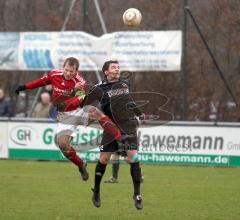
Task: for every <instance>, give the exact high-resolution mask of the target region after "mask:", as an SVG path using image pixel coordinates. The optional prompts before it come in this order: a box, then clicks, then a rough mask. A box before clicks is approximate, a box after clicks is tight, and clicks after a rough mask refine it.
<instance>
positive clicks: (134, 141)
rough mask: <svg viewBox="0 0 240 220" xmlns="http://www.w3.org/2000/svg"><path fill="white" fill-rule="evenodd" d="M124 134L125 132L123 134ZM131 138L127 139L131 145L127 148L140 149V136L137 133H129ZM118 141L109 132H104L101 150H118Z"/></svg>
mask: <svg viewBox="0 0 240 220" xmlns="http://www.w3.org/2000/svg"><path fill="white" fill-rule="evenodd" d="M122 135H124V134H122ZM129 136H130V137H129V138H128V139H126V140H127V142H128V143H129V145H128V146H127V147H126V150H138V138H137V133H136V132H134V133H131V134H129ZM118 150H119V148H118V142H117V141H116V140H115V139H114V137H113V136H112V135H110V134H109V133H106V132H103V136H102V141H101V146H100V152H111V153H113V152H118Z"/></svg>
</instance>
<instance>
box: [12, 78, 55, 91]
mask: <svg viewBox="0 0 240 220" xmlns="http://www.w3.org/2000/svg"><path fill="white" fill-rule="evenodd" d="M48 84H51V80H50V77H49V75H47V76H44V77H42V78H39V79H36V80H33V81H30V82H27V83H25V84H24V85H20V86H18V87H17V89H16V90H15V93H16V94H17V95H18V94H19V92H21V91H24V90H27V89H35V88H38V87H42V86H45V85H48Z"/></svg>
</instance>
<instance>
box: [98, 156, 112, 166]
mask: <svg viewBox="0 0 240 220" xmlns="http://www.w3.org/2000/svg"><path fill="white" fill-rule="evenodd" d="M110 157H111V154H101V155H100V158H99V161H100V163H101V164H107V163H108V161H109V158H110Z"/></svg>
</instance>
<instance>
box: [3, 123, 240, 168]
mask: <svg viewBox="0 0 240 220" xmlns="http://www.w3.org/2000/svg"><path fill="white" fill-rule="evenodd" d="M1 126H2V127H1V130H4V129H5V130H6V125H1ZM239 131H240V128H239V127H231V126H228V127H214V126H171V125H170V126H168V125H163V126H154V127H141V128H140V129H139V131H138V138H139V158H140V160H141V162H146V163H160V164H192V165H211V166H221V165H223V166H240V137H239ZM101 134H102V130H99V129H96V128H93V127H82V126H79V127H78V129H77V132H76V136H75V137H74V139H73V143H72V144H73V146H75V149H76V150H77V151H78V153H79V154H80V156H81V158H83V159H86V160H88V161H97V160H98V158H99V146H100V143H101ZM1 135H3V134H1ZM1 137H4V136H1ZM5 137H6V136H5ZM55 138H56V124H54V123H22V122H8V135H7V139H8V141H7V144H8V148H9V158H25V159H26V158H29V159H56V160H62V159H64V156H63V155H62V154H61V152H60V151H59V149H58V148H57V147H56V144H55ZM1 140H2V141H1V142H0V144H1V143H4V141H5V139H4V138H2V139H1ZM7 144H6V145H7ZM6 145H5V144H2V146H6ZM2 152H5V153H4V154H3V153H1V154H2V155H5V156H6V155H7V154H6V149H5V150H4V151H2Z"/></svg>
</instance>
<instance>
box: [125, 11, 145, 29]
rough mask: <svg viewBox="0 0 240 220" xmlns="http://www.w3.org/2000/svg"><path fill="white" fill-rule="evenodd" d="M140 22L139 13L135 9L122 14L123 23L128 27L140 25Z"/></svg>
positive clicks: (140, 16) (140, 15)
mask: <svg viewBox="0 0 240 220" xmlns="http://www.w3.org/2000/svg"><path fill="white" fill-rule="evenodd" d="M141 20H142V14H141V12H140V11H139V10H138V9H136V8H129V9H127V10H126V11H125V12H124V13H123V23H124V24H125V25H126V26H129V27H136V26H138V25H140V23H141Z"/></svg>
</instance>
